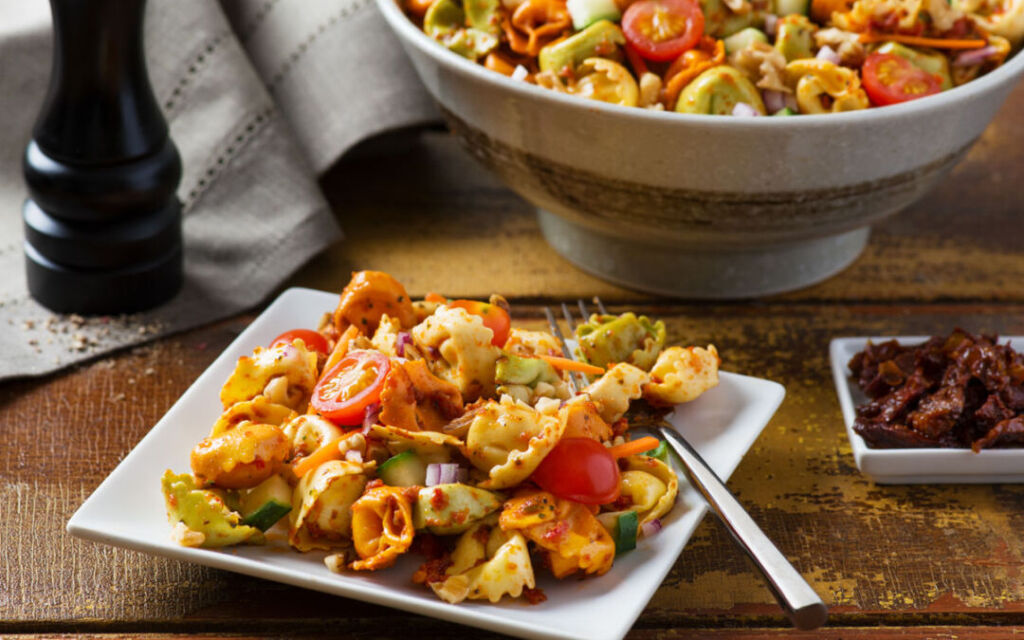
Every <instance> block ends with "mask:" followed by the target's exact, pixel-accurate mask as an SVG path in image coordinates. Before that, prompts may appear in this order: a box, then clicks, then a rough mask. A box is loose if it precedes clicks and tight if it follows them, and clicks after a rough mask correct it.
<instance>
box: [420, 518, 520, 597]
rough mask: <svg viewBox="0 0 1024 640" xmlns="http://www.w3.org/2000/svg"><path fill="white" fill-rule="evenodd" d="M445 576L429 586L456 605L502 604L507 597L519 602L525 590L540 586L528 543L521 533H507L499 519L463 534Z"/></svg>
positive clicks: (481, 524) (476, 525) (482, 523)
mask: <svg viewBox="0 0 1024 640" xmlns="http://www.w3.org/2000/svg"><path fill="white" fill-rule="evenodd" d="M445 573H446V574H447V575H448V577H447V578H446V579H445V580H443V581H441V582H432V583H429V584H430V588H431V589H433V590H434V593H436V594H437V595H438V596H439V597H440V598H441V599H442V600H444V601H445V602H450V603H452V604H455V603H458V602H462V601H463V600H466V599H469V600H485V599H486V600H490V601H491V602H498V601H499V600H501V598H502V597H503V596H505V595H508V596H511V597H513V598H518V597H519V596H520V595H521V594H522V593H523V588H530V589H533V588H534V587H535V586H536V581H535V578H534V575H533V564H532V563H531V562H530V554H529V552H528V551H527V549H526V539H525V538H523V535H522V534H521V533H519V532H517V531H503V530H502V529H501V527H499V526H497V518H496V517H491V518H488V519H487V520H486V521H484V522H479V523H477V524H475V525H474V526H473V527H472V528H470V529H469V530H468V531H466V532H465V533H464V534H462V537H460V538H459V541H458V543H456V545H455V550H454V551H453V552H452V564H451V566H449V567H448V569H447V570H446V571H445Z"/></svg>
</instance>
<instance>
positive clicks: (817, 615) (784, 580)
mask: <svg viewBox="0 0 1024 640" xmlns="http://www.w3.org/2000/svg"><path fill="white" fill-rule="evenodd" d="M594 303H595V304H597V307H598V309H599V310H600V312H601V313H602V314H607V313H608V312H607V310H606V309H605V307H604V305H603V304H602V303H601V300H600V299H599V298H594ZM577 304H578V306H579V309H580V313H581V314H582V316H583V321H584V322H586V320H587V318H588V317H589V316H590V313H589V311H588V310H587V305H586V304H585V303H584V302H583V301H582V300H577ZM544 313H545V315H546V316H547V319H548V324H549V325H550V326H551V332H552V333H554V334H555V336H556V337H557V338H558V339H559V340H560V341H561V343H562V353H563V355H564V356H565V357H566V358H570V359H572V360H578V358H577V357H576V353H575V352H574V351H573V350H572V349H570V348H569V347H568V346H567V345H566V344H565V339H564V337H563V336H562V332H561V330H560V329H559V328H558V322H557V321H556V320H555V316H554V314H553V313H552V312H551V309H550V308H548V307H544ZM562 314H563V316H564V317H565V321H566V324H567V326H568V327H569V331H570V332H572V333H573V334H575V330H576V326H575V325H576V323H575V320H574V319H573V316H572V312H571V311H570V310H569V307H568V306H567V305H566V304H565V303H564V302H563V303H562ZM571 381H572V386H573V390H574V391H575V392H576V393H579V392H581V391H582V390H583V389H584V387H585V386H586V377H585V376H583V374H578V375H577V374H576V373H573V374H572V375H571ZM656 428H657V430H658V432H659V433H661V435H662V436H663V437H664V438H665V439H666V440H667V441H668V443H669V444H670V445H671V446H672V449H673V450H674V451H675V452H676V454H677V455H678V456H679V459H680V460H681V461H682V463H683V469H684V470H685V471H686V475H687V477H688V478H689V479H690V484H692V485H693V486H694V487H696V489H697V491H699V492H700V494H701V495H702V496H704V499H705V500H707V503H708V505H710V506H711V510H712V511H714V512H715V515H717V516H718V518H719V520H721V521H722V524H723V525H725V528H726V530H727V531H728V532H729V534H730V535H731V536H732V539H733V540H734V541H735V542H736V544H737V545H738V546H739V547H740V549H742V550H743V552H744V553H746V554H747V557H748V558H750V560H751V561H752V562H753V563H754V566H755V567H756V568H757V570H758V571H759V572H760V574H761V575H762V576H763V577H764V579H765V582H766V583H767V584H768V589H769V590H770V591H771V592H772V595H774V596H775V599H776V600H778V601H779V604H780V605H781V606H782V609H783V611H784V612H785V613H786V616H787V617H789V619H790V621H792V623H793V625H794V626H795V627H796V628H797V629H805V630H809V629H817V628H818V627H820V626H821V625H823V624H825V620H826V619H827V618H828V608H827V607H826V606H825V603H824V602H822V600H821V598H820V597H818V594H817V593H815V592H814V589H812V588H811V585H809V584H807V581H806V580H804V579H803V576H801V575H800V573H799V572H798V571H797V570H796V568H795V567H793V565H792V564H790V562H789V560H787V559H786V556H784V555H782V552H781V551H779V549H778V547H776V546H775V545H774V544H773V543H772V541H771V540H769V539H768V536H766V535H765V534H764V532H763V531H761V528H760V527H758V526H757V523H756V522H754V520H753V518H751V517H750V514H748V513H747V512H746V510H745V509H744V508H743V506H742V505H741V504H740V503H739V501H738V500H737V499H736V497H735V496H733V495H732V492H730V491H729V489H728V488H727V487H726V486H725V483H724V482H722V480H721V478H719V477H718V474H716V473H715V472H714V471H713V470H712V469H711V467H709V466H708V464H707V463H706V462H704V459H703V458H701V456H700V454H699V453H697V451H696V449H694V448H693V446H692V445H690V443H689V442H687V441H686V438H684V437H683V436H682V435H681V434H680V433H679V432H678V431H676V430H675V428H674V427H672V425H670V424H668V423H667V422H665V421H664V420H662V421H660V422H659V423H658V424H657V425H656Z"/></svg>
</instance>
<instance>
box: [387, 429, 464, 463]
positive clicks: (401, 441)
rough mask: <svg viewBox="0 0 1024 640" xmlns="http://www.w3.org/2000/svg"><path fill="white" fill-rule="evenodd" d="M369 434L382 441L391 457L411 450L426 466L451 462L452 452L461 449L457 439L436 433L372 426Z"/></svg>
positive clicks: (460, 443)
mask: <svg viewBox="0 0 1024 640" xmlns="http://www.w3.org/2000/svg"><path fill="white" fill-rule="evenodd" d="M370 433H371V434H373V437H374V438H377V439H378V440H382V441H383V442H384V444H385V445H386V446H387V448H388V451H389V452H391V454H392V455H395V454H399V453H402V452H403V451H408V450H409V449H412V450H413V451H415V452H416V456H417V457H418V458H419V459H420V460H422V461H423V462H425V463H427V464H431V463H445V462H451V459H452V452H453V451H458V450H459V449H460V448H461V447H462V441H461V440H459V439H458V438H456V437H454V436H450V435H448V434H445V433H439V432H437V431H408V430H406V429H399V428H397V427H383V426H381V425H374V426H373V427H372V428H371V429H370Z"/></svg>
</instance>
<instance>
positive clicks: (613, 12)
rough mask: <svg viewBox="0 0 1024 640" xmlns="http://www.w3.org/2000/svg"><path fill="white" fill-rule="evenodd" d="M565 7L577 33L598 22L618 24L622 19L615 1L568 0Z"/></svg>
mask: <svg viewBox="0 0 1024 640" xmlns="http://www.w3.org/2000/svg"><path fill="white" fill-rule="evenodd" d="M565 6H566V8H567V9H568V10H569V15H570V16H572V28H573V29H575V30H576V31H582V30H583V29H586V28H587V27H589V26H590V25H592V24H594V23H595V22H597V21H598V20H611V21H612V22H617V21H618V19H619V18H621V17H622V13H620V12H619V7H618V5H616V4H615V0H567V1H566V3H565Z"/></svg>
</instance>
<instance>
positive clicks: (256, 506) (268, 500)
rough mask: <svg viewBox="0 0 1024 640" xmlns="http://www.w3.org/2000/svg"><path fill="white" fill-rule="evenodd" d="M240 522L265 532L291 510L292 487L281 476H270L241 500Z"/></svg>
mask: <svg viewBox="0 0 1024 640" xmlns="http://www.w3.org/2000/svg"><path fill="white" fill-rule="evenodd" d="M239 507H240V509H241V514H242V522H243V523H245V524H247V525H249V526H251V527H256V528H257V529H259V530H260V531H266V530H267V529H269V528H270V527H272V526H274V525H275V524H276V523H277V521H278V520H280V519H281V518H283V517H285V516H286V515H288V514H289V513H291V510H292V487H291V485H290V484H288V481H287V480H285V479H284V478H282V477H281V476H276V475H275V476H270V477H269V478H267V479H266V480H264V481H263V482H261V483H260V484H258V485H256V487H254V488H253V489H252V491H250V492H249V493H247V494H245V495H243V496H242V498H241V502H240V505H239Z"/></svg>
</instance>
